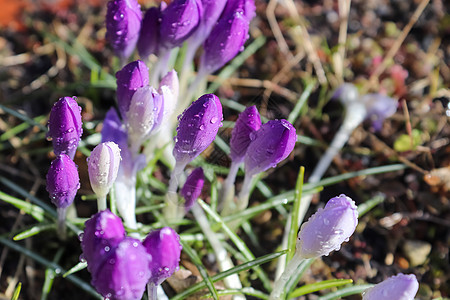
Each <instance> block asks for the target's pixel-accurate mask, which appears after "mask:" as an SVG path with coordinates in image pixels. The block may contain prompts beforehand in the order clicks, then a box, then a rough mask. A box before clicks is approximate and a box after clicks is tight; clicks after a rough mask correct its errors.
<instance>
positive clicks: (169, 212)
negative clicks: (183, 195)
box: [164, 162, 187, 220]
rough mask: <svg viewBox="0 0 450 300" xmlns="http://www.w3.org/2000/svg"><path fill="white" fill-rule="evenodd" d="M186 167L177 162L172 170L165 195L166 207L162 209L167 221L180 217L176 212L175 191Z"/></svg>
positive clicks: (177, 208)
mask: <svg viewBox="0 0 450 300" xmlns="http://www.w3.org/2000/svg"><path fill="white" fill-rule="evenodd" d="M186 165H187V163H179V162H177V163H176V164H175V167H174V168H173V171H172V174H171V175H170V181H169V188H168V189H167V194H166V207H165V208H164V216H165V217H166V219H167V220H176V219H177V218H178V217H179V215H180V213H179V211H178V210H179V205H178V195H177V189H178V185H179V184H180V177H181V175H182V174H183V170H184V168H185V167H186Z"/></svg>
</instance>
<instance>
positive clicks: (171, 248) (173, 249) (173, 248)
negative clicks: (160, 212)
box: [142, 227, 182, 285]
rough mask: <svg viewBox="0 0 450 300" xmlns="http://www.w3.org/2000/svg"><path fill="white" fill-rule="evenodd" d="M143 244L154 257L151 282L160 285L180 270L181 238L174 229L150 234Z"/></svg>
mask: <svg viewBox="0 0 450 300" xmlns="http://www.w3.org/2000/svg"><path fill="white" fill-rule="evenodd" d="M142 243H143V245H144V247H145V248H146V249H147V252H148V253H149V254H150V255H151V256H152V261H151V262H150V264H149V266H150V271H151V273H152V275H151V277H150V282H151V283H153V284H154V285H159V284H161V283H162V282H163V281H164V280H166V279H167V278H169V277H170V276H172V274H173V273H174V272H175V271H177V270H178V269H179V265H180V255H181V249H182V246H181V244H180V237H179V236H178V234H177V233H176V232H175V230H173V229H172V228H170V227H164V228H161V229H157V230H155V231H152V232H150V233H149V234H148V235H147V237H146V238H145V240H144V241H143V242H142Z"/></svg>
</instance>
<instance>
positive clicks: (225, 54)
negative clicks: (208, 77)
mask: <svg viewBox="0 0 450 300" xmlns="http://www.w3.org/2000/svg"><path fill="white" fill-rule="evenodd" d="M248 29H249V21H248V19H247V18H246V17H245V16H244V12H243V11H242V10H238V11H236V12H234V13H233V14H230V15H228V16H227V17H226V18H221V19H220V20H219V22H218V23H217V24H216V26H215V27H214V28H213V30H212V31H211V33H210V35H209V36H208V38H207V39H206V41H205V43H204V44H203V48H204V52H203V55H202V57H201V58H200V70H199V72H200V73H204V72H205V73H213V72H214V71H216V70H218V69H219V68H221V67H222V66H223V65H225V64H226V63H227V62H229V61H230V60H231V59H233V58H234V57H235V56H236V55H237V54H238V53H239V52H240V51H242V50H243V49H244V43H245V41H246V40H247V39H248Z"/></svg>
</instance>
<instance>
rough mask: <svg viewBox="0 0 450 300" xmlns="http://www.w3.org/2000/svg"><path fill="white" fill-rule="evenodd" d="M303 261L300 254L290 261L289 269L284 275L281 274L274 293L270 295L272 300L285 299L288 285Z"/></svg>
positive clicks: (275, 284) (296, 254)
mask: <svg viewBox="0 0 450 300" xmlns="http://www.w3.org/2000/svg"><path fill="white" fill-rule="evenodd" d="M303 260H304V258H303V257H301V256H300V255H299V254H298V253H295V255H294V256H293V257H292V259H291V260H290V261H289V263H288V265H287V268H286V269H285V270H284V272H283V274H281V276H280V278H278V279H277V280H276V281H275V283H274V286H273V290H272V293H271V294H270V298H269V299H270V300H280V299H285V292H286V291H285V289H286V284H287V282H288V281H289V279H290V278H291V277H293V276H294V275H295V271H296V270H297V268H298V266H299V265H300V263H301V262H302V261H303Z"/></svg>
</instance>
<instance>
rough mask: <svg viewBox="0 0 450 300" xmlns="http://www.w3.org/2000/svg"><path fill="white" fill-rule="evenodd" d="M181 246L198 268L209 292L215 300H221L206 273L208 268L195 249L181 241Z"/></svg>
mask: <svg viewBox="0 0 450 300" xmlns="http://www.w3.org/2000/svg"><path fill="white" fill-rule="evenodd" d="M180 242H181V245H182V246H183V251H184V252H186V254H187V255H188V256H189V257H190V258H191V260H192V262H193V263H194V264H195V266H196V267H197V269H198V271H199V272H200V275H202V277H203V282H204V284H205V285H206V287H207V288H208V290H209V292H210V293H211V296H212V298H213V299H215V300H219V296H218V295H217V291H216V288H215V287H214V283H213V281H212V279H211V277H209V275H208V272H207V271H206V268H205V267H204V266H203V263H202V261H201V260H200V257H199V256H198V254H197V253H196V252H195V250H194V249H192V248H191V247H190V246H189V245H188V244H187V243H184V242H183V241H180Z"/></svg>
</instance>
